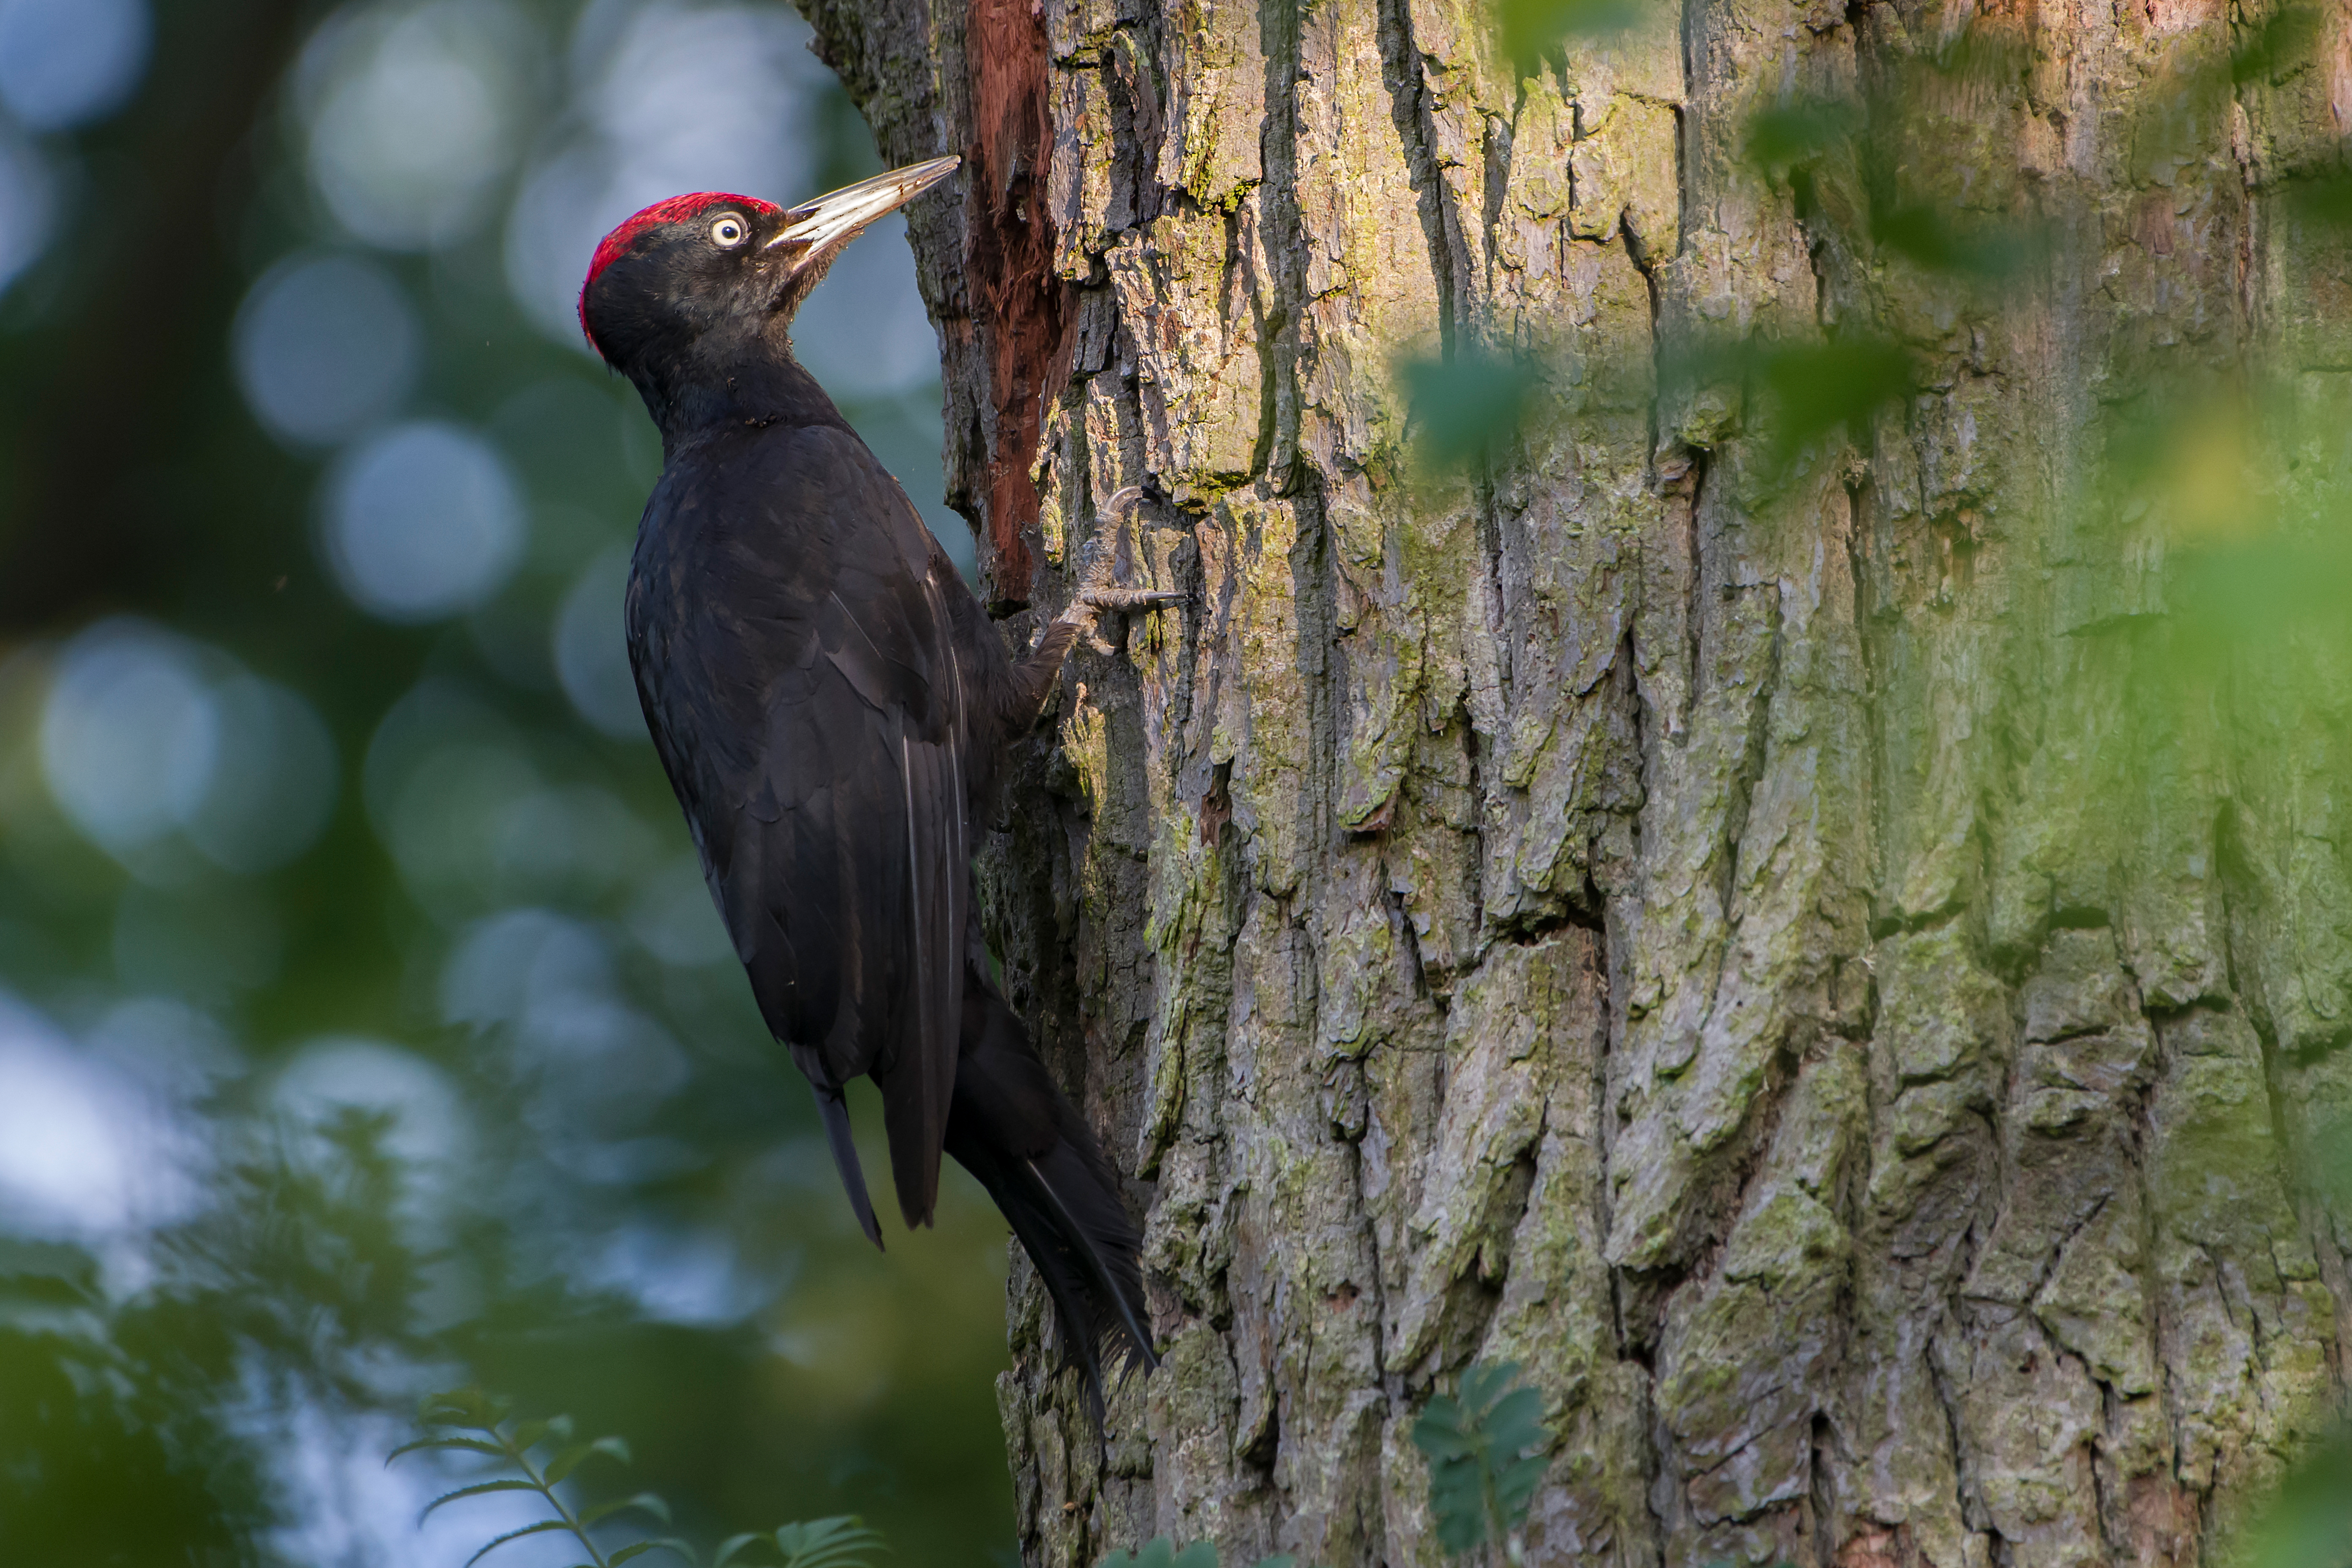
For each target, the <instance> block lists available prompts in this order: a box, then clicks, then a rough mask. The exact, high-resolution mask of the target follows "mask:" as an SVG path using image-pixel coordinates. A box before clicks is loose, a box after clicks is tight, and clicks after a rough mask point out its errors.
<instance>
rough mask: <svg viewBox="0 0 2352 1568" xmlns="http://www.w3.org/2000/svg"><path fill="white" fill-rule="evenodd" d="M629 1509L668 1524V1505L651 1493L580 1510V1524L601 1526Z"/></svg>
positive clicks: (748, 1537)
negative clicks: (649, 1515)
mask: <svg viewBox="0 0 2352 1568" xmlns="http://www.w3.org/2000/svg"><path fill="white" fill-rule="evenodd" d="M631 1509H635V1510H636V1511H638V1512H639V1513H649V1514H652V1515H653V1516H654V1517H655V1518H656V1519H657V1520H660V1521H662V1522H663V1523H664V1524H667V1523H668V1522H669V1504H668V1503H667V1502H665V1501H664V1500H662V1499H661V1498H660V1497H658V1496H656V1494H654V1493H652V1492H639V1493H637V1494H636V1495H635V1496H634V1497H625V1498H619V1499H616V1500H614V1501H612V1502H600V1503H598V1504H597V1505H596V1506H595V1507H594V1508H583V1509H582V1510H580V1522H581V1523H583V1524H602V1523H603V1522H604V1521H606V1520H608V1519H610V1518H612V1517H613V1516H614V1514H617V1513H625V1512H627V1511H628V1510H631ZM736 1539H737V1540H739V1541H748V1540H751V1539H752V1537H750V1536H738V1537H736ZM722 1550H723V1548H722Z"/></svg>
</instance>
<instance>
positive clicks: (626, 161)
mask: <svg viewBox="0 0 2352 1568" xmlns="http://www.w3.org/2000/svg"><path fill="white" fill-rule="evenodd" d="M605 15H606V16H612V17H618V18H623V19H622V20H620V21H618V23H617V25H616V26H614V28H612V29H611V30H609V31H608V30H606V29H604V28H602V27H597V26H583V29H582V36H581V38H580V44H579V47H578V48H577V49H575V51H574V58H573V69H574V71H575V72H576V73H577V74H578V76H579V77H580V79H581V80H582V81H583V92H582V98H583V105H584V107H585V109H586V110H587V120H588V123H587V124H586V125H585V126H584V127H583V129H582V130H581V131H580V132H578V133H577V134H575V135H574V136H573V137H572V139H571V140H570V141H568V142H564V143H562V144H561V145H559V146H558V147H557V148H556V150H555V151H554V152H553V153H551V154H550V155H549V156H548V157H546V158H545V159H543V160H541V162H540V163H538V165H537V167H536V168H535V169H534V170H533V171H532V172H531V174H530V175H529V176H528V177H527V178H526V179H525V180H524V182H523V186H522V191H521V194H520V196H519V197H518V198H517V200H516V203H515V206H514V211H513V214H512V216H511V217H510V218H509V223H508V226H507V276H508V279H509V283H510V286H511V287H512V289H513V291H514V296H515V299H516V300H517V301H518V302H519V303H520V304H521V306H522V307H523V310H524V313H525V314H526V315H528V316H529V317H530V319H531V320H532V321H535V322H536V323H538V324H539V326H540V327H541V328H542V329H543V330H544V331H547V332H548V333H549V334H550V335H551V336H552V337H554V338H555V339H557V340H558V341H559V342H565V343H569V344H572V345H573V346H575V347H578V348H580V349H582V350H583V352H585V351H586V344H585V343H583V342H582V340H581V336H580V321H579V318H578V317H577V316H576V315H575V314H574V313H573V302H574V300H576V299H577V298H578V296H579V293H580V283H581V279H583V277H584V276H585V275H586V273H587V270H588V258H589V257H590V256H592V255H593V253H594V252H595V249H596V242H597V241H598V240H599V239H600V238H602V237H604V234H605V233H606V232H607V231H608V230H610V229H611V228H612V227H613V226H614V225H615V224H617V223H619V222H620V221H621V220H622V219H623V218H625V217H626V216H629V215H630V214H631V213H633V212H635V211H636V210H637V209H638V208H640V207H643V206H646V205H649V204H651V203H653V202H657V201H660V200H661V199H662V198H664V197H666V196H674V195H677V194H679V193H680V192H682V191H740V192H742V193H743V194H745V195H753V196H761V197H766V198H769V199H772V200H777V201H786V202H789V201H795V200H798V199H799V198H800V197H801V196H803V195H815V194H816V193H814V192H813V191H803V190H802V189H801V186H802V184H803V183H804V182H805V181H806V179H807V177H808V159H807V155H806V153H804V152H803V144H804V142H805V140H806V134H805V132H804V130H803V126H802V124H801V119H802V116H801V114H800V112H799V110H800V109H801V106H802V103H803V100H804V98H805V96H806V91H805V89H804V87H803V84H804V83H806V82H808V81H809V80H810V79H811V76H812V74H813V73H814V72H815V71H816V70H819V69H821V68H820V67H818V66H817V65H816V63H815V62H814V60H813V59H812V58H810V56H809V55H808V52H807V49H806V47H805V46H806V43H807V40H808V38H809V37H810V32H809V27H808V24H806V23H805V22H803V21H802V20H801V19H800V18H799V17H797V16H793V15H792V14H791V13H790V12H788V11H785V10H783V9H782V8H781V7H775V8H766V7H753V6H748V5H713V6H696V7H688V6H684V5H647V6H646V7H644V8H642V9H640V10H636V11H635V12H631V11H629V10H627V9H625V8H624V7H619V6H614V7H611V8H610V9H609V10H607V11H606V13H605ZM594 20H595V18H594V16H593V13H592V16H591V21H592V22H593V21H594Z"/></svg>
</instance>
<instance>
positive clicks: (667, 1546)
mask: <svg viewBox="0 0 2352 1568" xmlns="http://www.w3.org/2000/svg"><path fill="white" fill-rule="evenodd" d="M655 1551H660V1552H676V1553H677V1555H678V1556H680V1557H683V1558H685V1559H686V1560H687V1561H688V1563H691V1562H693V1561H695V1556H694V1548H693V1547H692V1546H690V1545H688V1543H687V1542H683V1541H679V1540H677V1538H675V1537H673V1536H667V1535H658V1536H655V1537H654V1538H653V1539H651V1540H649V1541H635V1542H630V1543H629V1544H628V1545H626V1546H624V1547H622V1548H621V1549H620V1550H619V1551H618V1552H614V1553H613V1555H612V1556H610V1557H608V1558H606V1559H605V1560H604V1561H605V1562H606V1563H609V1564H610V1565H611V1568H621V1564H622V1563H629V1562H634V1561H635V1560H636V1559H637V1558H640V1557H643V1556H644V1555H645V1554H646V1552H655Z"/></svg>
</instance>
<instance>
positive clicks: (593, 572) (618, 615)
mask: <svg viewBox="0 0 2352 1568" xmlns="http://www.w3.org/2000/svg"><path fill="white" fill-rule="evenodd" d="M628 589H629V552H628V549H627V548H626V547H625V546H620V547H615V548H614V549H612V550H608V551H606V552H604V554H602V555H600V556H598V557H597V558H596V559H595V560H593V561H592V562H590V563H588V567H587V570H585V571H583V572H582V573H581V574H580V577H579V580H578V581H576V582H575V583H573V584H572V591H571V592H570V593H568V594H566V595H564V596H563V607H562V610H560V611H559V612H557V615H556V617H555V672H556V674H557V676H558V677H559V678H560V679H562V682H563V693H564V695H565V696H567V697H569V698H571V699H572V706H573V707H574V708H576V709H578V710H580V716H581V717H582V718H583V719H585V720H587V721H588V722H590V723H591V724H593V725H594V726H595V727H596V728H597V729H599V730H601V731H604V733H605V734H607V735H610V736H612V737H613V738H614V739H615V740H620V741H642V740H645V739H646V718H645V710H643V709H642V708H641V707H640V706H639V705H638V702H637V683H636V678H635V676H633V675H631V674H630V673H629V647H628V639H627V637H626V636H625V628H624V626H623V625H622V605H623V601H624V600H625V597H626V596H627V594H628Z"/></svg>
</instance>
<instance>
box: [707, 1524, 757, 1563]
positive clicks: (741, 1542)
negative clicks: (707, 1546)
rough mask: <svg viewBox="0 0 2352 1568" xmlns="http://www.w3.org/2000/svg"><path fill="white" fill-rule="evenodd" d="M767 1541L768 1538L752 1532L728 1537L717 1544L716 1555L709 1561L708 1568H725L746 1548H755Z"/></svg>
mask: <svg viewBox="0 0 2352 1568" xmlns="http://www.w3.org/2000/svg"><path fill="white" fill-rule="evenodd" d="M767 1539H768V1537H766V1536H764V1535H761V1534H760V1533H758V1532H757V1531H745V1532H744V1533H743V1534H741V1535H730V1536H729V1537H728V1538H727V1539H726V1540H724V1541H722V1542H719V1552H718V1554H717V1555H715V1556H713V1557H712V1558H711V1559H710V1568H727V1565H728V1564H729V1563H732V1562H734V1561H735V1559H736V1558H737V1557H739V1556H740V1555H741V1554H742V1552H744V1551H745V1549H746V1548H749V1547H752V1546H757V1545H758V1544H759V1543H760V1542H762V1541H765V1540H767Z"/></svg>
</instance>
